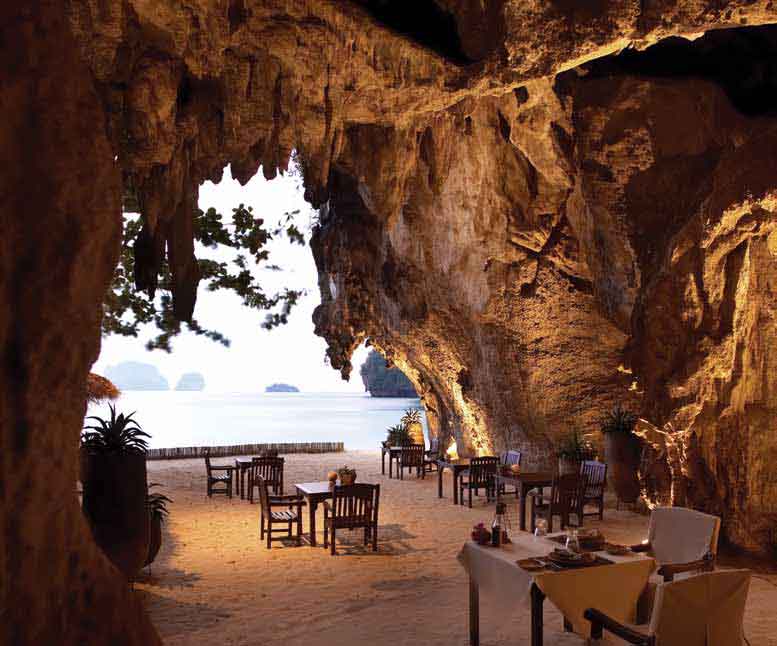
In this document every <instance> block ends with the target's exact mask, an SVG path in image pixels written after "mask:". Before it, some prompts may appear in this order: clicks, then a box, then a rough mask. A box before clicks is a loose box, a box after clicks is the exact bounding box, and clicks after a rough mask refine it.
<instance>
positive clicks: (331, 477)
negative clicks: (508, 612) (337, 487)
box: [326, 471, 337, 482]
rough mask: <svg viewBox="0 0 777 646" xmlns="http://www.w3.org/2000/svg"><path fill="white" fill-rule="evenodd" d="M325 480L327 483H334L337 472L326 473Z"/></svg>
mask: <svg viewBox="0 0 777 646" xmlns="http://www.w3.org/2000/svg"><path fill="white" fill-rule="evenodd" d="M326 479H327V480H329V482H335V481H336V480H337V471H330V472H329V473H327V474H326Z"/></svg>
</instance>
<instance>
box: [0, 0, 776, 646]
mask: <svg viewBox="0 0 777 646" xmlns="http://www.w3.org/2000/svg"><path fill="white" fill-rule="evenodd" d="M385 5H386V3H385V2H383V1H382V0H359V1H358V2H356V1H353V2H346V1H335V0H293V1H292V0H198V2H194V3H192V2H182V1H179V0H160V1H156V2H150V1H148V0H121V1H118V2H102V1H98V0H68V2H66V3H60V2H54V1H53V0H38V1H37V2H28V3H5V4H3V5H2V8H1V9H0V30H1V33H2V34H3V38H2V39H0V48H2V54H3V55H2V59H0V65H2V77H1V78H0V80H1V81H2V83H3V92H2V93H0V94H1V95H2V98H0V106H2V115H3V117H4V119H3V122H2V124H0V136H2V141H3V145H2V146H0V155H3V156H4V157H3V162H4V163H3V164H2V167H3V169H4V170H3V172H2V175H1V177H0V182H2V187H1V188H2V190H0V218H2V225H3V227H2V233H3V235H2V236H0V267H2V271H1V272H0V299H2V300H1V301H0V302H1V303H2V308H0V340H2V345H1V346H0V347H1V348H2V350H1V351H2V353H3V361H2V368H0V370H2V371H3V372H2V375H3V377H2V384H1V387H0V437H2V447H3V450H2V452H0V453H1V457H0V464H2V479H1V480H0V482H2V487H0V505H2V510H3V516H2V522H3V531H2V535H1V536H2V541H3V543H2V551H1V553H2V568H3V569H2V573H1V574H2V576H0V601H2V610H3V613H4V615H3V616H4V619H6V621H4V623H3V631H4V634H3V637H4V638H5V637H7V639H5V640H4V641H8V642H9V643H14V644H27V643H30V644H32V643H50V642H52V641H57V642H58V643H72V644H76V643H77V644H89V643H94V644H102V643H131V644H141V643H143V644H146V643H155V642H156V637H155V635H154V632H153V629H152V628H151V627H150V626H149V624H148V622H147V621H146V620H144V619H143V617H142V616H141V614H140V613H139V609H138V608H137V606H136V605H135V602H134V600H133V597H132V596H131V595H130V593H129V591H128V589H127V587H126V585H124V584H122V583H121V582H120V580H119V579H118V577H117V575H116V574H115V572H113V571H112V570H111V568H110V566H109V565H108V563H107V561H106V560H105V559H104V558H103V557H102V556H101V555H100V553H99V552H98V550H97V548H96V547H95V545H94V544H93V542H92V541H91V539H90V537H89V535H88V531H87V529H86V527H85V525H84V523H83V520H82V518H81V516H80V512H79V510H78V507H77V503H76V501H75V498H74V497H71V498H68V495H69V494H68V492H72V491H73V487H74V485H75V474H76V462H77V458H76V446H77V437H78V432H79V428H80V421H81V416H82V414H83V412H84V406H85V403H84V402H85V398H84V393H83V386H82V384H83V383H84V381H85V378H86V375H87V373H88V370H89V367H90V364H91V363H92V362H93V360H94V359H95V358H96V356H97V352H98V348H99V307H100V303H101V300H102V296H103V293H104V290H105V288H106V285H107V284H108V281H109V278H110V274H111V271H112V267H113V265H114V263H115V261H116V257H117V254H118V236H119V232H120V222H119V208H120V203H121V199H122V198H123V199H124V202H125V205H126V206H127V207H128V208H135V209H138V210H140V211H141V213H142V216H143V222H144V233H143V235H142V237H141V238H140V239H139V240H138V242H137V245H136V247H135V253H136V283H137V285H138V287H139V288H142V289H147V290H153V289H154V287H155V285H156V270H157V268H158V267H159V264H160V263H161V261H162V259H163V258H164V257H166V258H167V260H168V261H169V262H170V264H171V266H172V269H173V274H174V283H175V290H174V305H175V311H176V314H177V316H178V317H179V318H181V319H186V318H188V317H189V316H191V313H192V309H193V307H194V305H195V296H196V289H197V283H198V280H199V276H198V271H197V265H196V262H195V259H194V255H193V244H192V233H193V232H192V219H191V217H190V213H191V209H192V207H193V206H194V204H195V201H196V198H197V188H198V186H199V184H200V183H201V182H202V181H204V180H205V179H215V180H217V179H218V178H219V177H220V174H221V172H222V171H223V168H224V166H225V165H226V164H228V163H229V164H231V165H232V171H233V174H234V175H235V176H236V177H238V178H239V179H240V180H241V181H247V180H248V178H250V177H251V176H252V175H253V174H255V173H256V172H257V171H258V169H259V168H260V167H261V168H262V171H263V172H264V173H265V175H266V176H267V177H270V178H271V177H274V176H275V174H276V173H277V172H278V171H279V170H283V168H284V166H285V164H286V163H287V161H288V159H289V155H290V153H291V151H292V150H296V151H297V153H298V155H299V158H300V160H301V162H302V164H303V169H304V174H305V184H306V191H307V193H306V194H307V197H308V199H309V200H310V201H311V202H312V203H313V204H315V205H317V206H320V207H321V208H322V215H321V221H322V226H321V228H320V230H319V231H318V232H317V234H316V236H315V239H314V253H315V256H316V261H317V263H318V266H319V270H320V286H321V292H322V306H321V308H320V309H319V310H318V311H317V313H316V317H315V319H316V321H315V322H316V328H317V331H318V333H320V334H322V335H323V336H325V337H326V339H327V341H328V342H329V356H330V359H331V361H332V364H333V366H335V367H336V368H338V369H340V370H341V371H342V372H343V373H344V374H346V375H347V374H348V373H349V371H350V363H349V357H350V353H351V351H352V350H353V348H354V347H355V346H356V345H357V344H358V343H359V342H360V341H361V340H363V339H365V338H367V337H369V338H371V339H372V340H373V341H374V343H375V345H376V346H377V347H378V348H380V349H381V350H382V351H383V352H384V353H386V354H388V355H390V356H391V358H392V359H393V361H394V362H395V363H396V365H398V366H399V367H400V368H401V369H402V370H403V372H405V373H406V374H407V375H408V376H409V377H410V378H411V380H412V381H413V382H414V384H415V386H416V387H417V389H418V391H419V393H421V394H422V396H423V398H424V402H425V405H426V407H427V412H428V416H427V417H428V420H429V424H430V427H431V428H432V429H433V431H434V432H435V433H437V434H438V435H440V436H442V437H446V438H447V437H450V436H452V437H455V438H457V440H458V441H459V442H460V444H461V447H462V449H467V450H472V451H491V450H494V449H498V448H501V447H502V446H504V445H508V444H522V445H524V446H525V448H526V449H527V454H528V460H529V461H530V463H533V464H537V465H539V464H541V463H544V462H547V461H548V459H549V455H550V448H551V445H552V443H553V442H554V440H555V439H556V438H557V437H558V435H559V434H560V433H562V432H566V431H568V430H569V429H571V428H572V427H577V428H580V429H582V430H587V429H590V428H591V427H595V424H596V420H597V418H598V416H599V415H600V413H601V411H602V410H604V409H605V408H607V407H609V406H611V405H612V404H613V403H614V402H615V401H622V402H626V403H627V404H628V405H630V406H631V407H633V408H634V409H635V410H639V411H640V412H641V413H643V414H644V415H645V416H646V417H648V418H649V419H650V420H651V421H653V422H654V423H656V424H657V425H659V426H660V425H664V424H667V423H669V424H671V425H672V429H673V431H672V432H673V433H674V434H676V436H677V438H678V440H677V442H676V443H675V444H677V445H678V446H677V450H676V451H675V454H676V455H681V456H683V457H682V461H681V466H680V468H679V471H678V470H675V471H671V469H668V467H666V465H665V464H663V463H662V461H665V460H664V458H663V456H662V454H661V452H660V450H658V449H656V450H655V451H654V455H652V456H651V457H650V464H648V465H646V477H645V486H646V495H648V496H650V497H652V498H656V499H661V498H666V496H667V495H668V493H669V492H682V496H683V497H684V499H685V500H687V502H689V503H690V504H694V505H696V506H699V507H702V508H706V509H711V510H715V511H718V512H719V513H721V514H723V516H724V520H725V531H726V534H727V536H728V537H729V538H731V539H732V540H734V541H735V542H737V543H738V544H740V545H743V546H746V547H750V548H760V549H766V548H767V547H768V546H769V545H771V544H773V543H774V540H775V539H774V536H773V535H772V534H773V528H774V517H775V508H776V506H777V485H776V484H775V476H774V470H773V469H771V470H770V469H769V464H771V463H773V459H774V457H775V451H777V439H776V437H777V432H776V429H775V421H774V420H775V419H777V416H775V407H776V406H777V404H776V402H777V393H775V390H776V389H777V386H775V372H776V369H775V357H774V351H773V347H774V340H775V320H774V317H775V314H774V312H775V307H774V296H775V277H774V271H775V270H774V266H775V260H774V259H775V253H777V251H776V250H777V241H776V239H775V235H777V234H775V223H774V213H775V206H774V204H775V199H774V195H773V190H774V188H773V187H774V180H773V177H775V174H774V172H773V171H774V169H773V165H774V154H773V150H774V145H773V144H774V141H773V140H774V136H775V132H774V119H773V117H771V116H769V114H770V112H769V109H768V107H769V106H765V105H761V106H760V107H759V109H756V110H754V111H753V110H750V111H748V110H744V111H743V110H742V109H740V107H732V101H733V99H732V98H731V96H730V92H729V89H726V88H725V87H723V85H721V83H720V82H717V81H715V80H712V81H710V80H707V81H702V80H695V81H693V80H690V78H689V75H686V76H685V77H677V76H676V75H675V76H673V75H672V74H671V73H670V74H664V75H663V76H662V74H658V75H657V76H656V74H654V73H652V72H651V73H647V72H644V71H640V70H637V69H625V68H623V67H618V66H617V65H616V66H615V68H608V67H607V66H606V65H605V66H602V67H599V66H598V62H597V61H599V60H600V59H602V57H605V56H607V55H610V54H614V53H616V52H619V51H621V50H622V49H624V48H628V49H633V50H645V49H646V48H648V47H650V46H651V45H654V44H655V43H658V42H659V41H662V40H663V39H667V38H669V37H672V36H677V35H680V36H685V37H687V38H699V42H702V41H703V38H700V37H701V35H702V34H703V33H704V32H707V31H709V30H716V29H722V28H726V27H742V26H745V25H747V26H750V25H760V24H768V23H774V22H777V19H776V18H777V15H776V14H775V11H774V9H773V5H772V3H771V2H768V1H767V0H759V1H756V2H752V1H750V0H739V1H732V2H704V1H701V0H684V1H682V2H678V1H676V0H671V1H669V0H652V1H650V2H637V1H636V0H632V1H626V0H614V1H611V2H592V3H577V2H564V1H561V0H553V1H551V2H532V1H530V2H527V1H525V0H520V1H519V0H489V1H487V2H480V3H474V2H468V1H463V0H461V1H460V0H435V1H434V3H432V0H428V1H424V2H419V3H418V4H416V3H411V5H412V10H411V11H406V12H403V11H399V12H396V13H394V14H391V15H386V14H385ZM421 10H423V11H426V12H431V13H435V12H436V14H435V15H437V14H439V15H440V16H441V21H440V22H427V23H424V22H416V24H413V22H414V21H413V18H414V16H415V13H414V12H415V11H421ZM431 25H434V26H431ZM745 40H746V42H745V45H746V46H745V48H744V49H742V50H740V51H739V54H738V55H740V56H741V57H742V58H741V59H737V60H741V61H748V60H753V59H754V58H755V57H757V56H758V51H759V47H762V46H763V45H764V43H766V44H768V43H769V42H770V41H769V38H761V37H760V36H759V37H757V38H755V39H752V40H747V39H745ZM646 51H648V52H649V51H650V49H647V50H646ZM669 58H670V62H673V61H671V58H672V57H671V56H670V57H669ZM767 59H768V57H767ZM679 60H682V59H681V58H678V57H675V60H674V62H676V61H679ZM584 63H585V64H586V65H584ZM718 67H719V66H718ZM769 74H770V73H769V67H768V64H765V65H763V66H762V67H760V68H753V69H752V70H751V77H752V78H751V77H747V76H746V75H740V76H743V80H745V81H747V82H750V81H752V83H754V87H755V88H756V92H755V94H759V91H758V88H761V87H762V86H761V85H759V84H762V83H764V82H765V81H768V80H769V78H770V76H769ZM738 75H739V71H738V70H735V71H734V73H733V76H735V77H736V76H738ZM691 76H692V75H691ZM702 76H704V75H703V74H702ZM724 85H725V84H724ZM740 89H741V88H740ZM745 89H746V88H745ZM724 90H725V91H724ZM761 94H763V92H761ZM765 96H767V97H768V92H767V93H765ZM745 113H747V114H748V115H749V116H744V114H745ZM771 114H773V110H772V112H771ZM670 471H671V472H672V473H674V474H675V476H674V479H675V480H676V479H677V478H680V479H681V480H683V481H684V484H685V486H679V487H673V486H672V484H671V483H668V481H667V473H669V472H670ZM19 473H23V474H25V475H24V477H23V478H20V477H19ZM678 473H679V475H677V474H678ZM54 494H58V495H54ZM681 502H682V500H681ZM9 608H10V610H9ZM9 613H10V614H9ZM97 617H99V618H100V620H99V621H97V619H96V618H97ZM106 618H107V620H106ZM54 636H56V637H54Z"/></svg>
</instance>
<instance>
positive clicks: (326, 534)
mask: <svg viewBox="0 0 777 646" xmlns="http://www.w3.org/2000/svg"><path fill="white" fill-rule="evenodd" d="M327 547H329V512H328V511H327V508H326V507H324V549H326V548H327Z"/></svg>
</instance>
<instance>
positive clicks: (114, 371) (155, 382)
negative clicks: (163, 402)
mask: <svg viewBox="0 0 777 646" xmlns="http://www.w3.org/2000/svg"><path fill="white" fill-rule="evenodd" d="M105 376H106V377H107V378H108V379H110V380H111V381H112V382H113V383H114V384H116V386H117V387H118V388H119V390H170V384H168V383H167V379H165V378H164V377H163V376H162V375H161V374H160V372H159V370H158V369H157V367H156V366H153V365H151V364H150V363H141V362H140V361H122V362H121V363H119V364H116V365H115V366H108V367H107V368H106V369H105Z"/></svg>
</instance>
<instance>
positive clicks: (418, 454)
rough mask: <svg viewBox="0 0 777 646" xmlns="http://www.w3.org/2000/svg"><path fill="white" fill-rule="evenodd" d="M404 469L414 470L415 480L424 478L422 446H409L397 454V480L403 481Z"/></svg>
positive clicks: (424, 464) (424, 462)
mask: <svg viewBox="0 0 777 646" xmlns="http://www.w3.org/2000/svg"><path fill="white" fill-rule="evenodd" d="M405 469H415V475H416V478H418V477H419V476H420V477H421V478H425V477H426V459H425V458H424V445H423V444H411V445H410V446H406V447H404V448H403V449H402V452H401V453H400V454H399V479H400V480H404V479H405Z"/></svg>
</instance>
